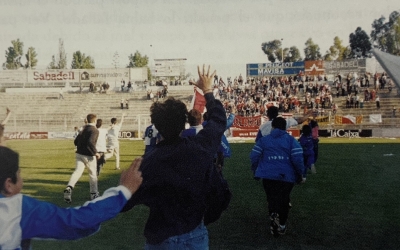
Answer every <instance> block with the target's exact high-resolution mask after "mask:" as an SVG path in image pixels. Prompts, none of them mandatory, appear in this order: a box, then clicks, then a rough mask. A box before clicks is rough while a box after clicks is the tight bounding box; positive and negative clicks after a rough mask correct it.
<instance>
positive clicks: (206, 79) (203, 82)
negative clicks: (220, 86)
mask: <svg viewBox="0 0 400 250" xmlns="http://www.w3.org/2000/svg"><path fill="white" fill-rule="evenodd" d="M197 71H198V73H199V78H200V79H199V80H198V81H197V82H196V83H195V84H194V85H196V86H197V87H198V88H200V89H201V90H202V91H203V93H204V94H206V93H211V92H212V88H211V85H212V81H213V79H214V76H215V74H216V71H215V70H214V72H213V73H212V74H211V75H210V65H208V69H207V72H206V70H205V65H204V64H203V71H200V67H199V66H197Z"/></svg>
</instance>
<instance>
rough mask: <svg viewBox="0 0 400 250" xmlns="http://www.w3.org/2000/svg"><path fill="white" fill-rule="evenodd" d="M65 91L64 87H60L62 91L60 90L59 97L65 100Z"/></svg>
mask: <svg viewBox="0 0 400 250" xmlns="http://www.w3.org/2000/svg"><path fill="white" fill-rule="evenodd" d="M63 93H64V91H63V88H61V89H60V92H59V96H58V99H63V100H64V95H63Z"/></svg>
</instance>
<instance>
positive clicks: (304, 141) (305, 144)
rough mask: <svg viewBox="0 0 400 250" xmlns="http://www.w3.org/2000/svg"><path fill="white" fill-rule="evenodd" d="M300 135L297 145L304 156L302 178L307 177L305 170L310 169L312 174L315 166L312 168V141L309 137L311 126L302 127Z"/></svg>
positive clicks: (310, 136)
mask: <svg viewBox="0 0 400 250" xmlns="http://www.w3.org/2000/svg"><path fill="white" fill-rule="evenodd" d="M301 132H302V133H301V135H300V138H299V143H300V145H301V147H302V148H303V156H304V166H305V168H304V173H303V178H306V176H307V170H308V169H311V172H312V173H314V171H315V166H314V162H315V160H314V141H313V137H312V135H311V126H309V125H303V128H302V129H301Z"/></svg>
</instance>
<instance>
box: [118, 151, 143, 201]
mask: <svg viewBox="0 0 400 250" xmlns="http://www.w3.org/2000/svg"><path fill="white" fill-rule="evenodd" d="M141 163H142V158H141V157H138V158H136V159H135V160H134V161H133V162H132V164H131V166H130V167H129V168H128V169H127V170H125V171H123V172H122V174H121V178H120V180H119V183H120V184H121V185H123V186H125V187H126V188H128V189H129V190H130V191H131V193H132V194H133V193H135V192H136V191H137V190H138V189H139V187H140V185H141V184H142V181H143V178H142V172H141V171H139V167H140V164H141Z"/></svg>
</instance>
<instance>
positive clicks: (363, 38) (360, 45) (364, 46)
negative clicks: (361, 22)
mask: <svg viewBox="0 0 400 250" xmlns="http://www.w3.org/2000/svg"><path fill="white" fill-rule="evenodd" d="M349 38H350V39H349V43H350V48H351V51H352V53H351V56H353V57H367V56H368V54H369V51H370V50H371V49H372V45H371V42H370V40H369V36H368V35H367V33H366V32H365V31H364V30H362V29H361V28H360V27H357V29H356V30H355V32H354V33H351V34H350V36H349Z"/></svg>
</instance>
